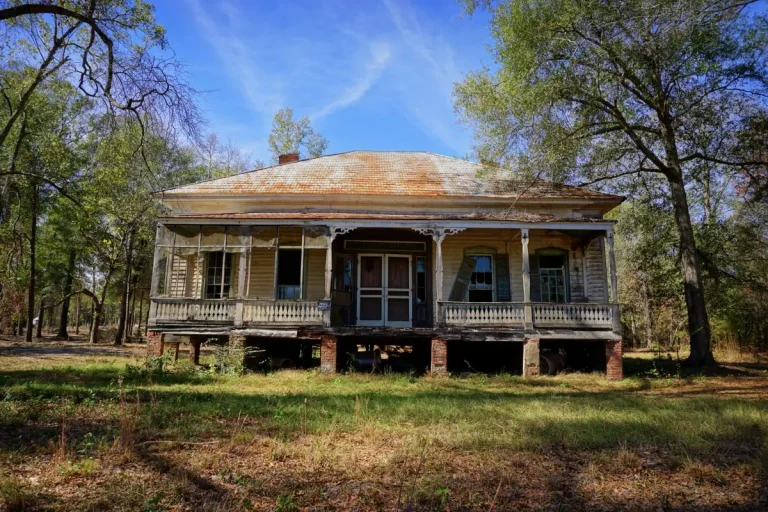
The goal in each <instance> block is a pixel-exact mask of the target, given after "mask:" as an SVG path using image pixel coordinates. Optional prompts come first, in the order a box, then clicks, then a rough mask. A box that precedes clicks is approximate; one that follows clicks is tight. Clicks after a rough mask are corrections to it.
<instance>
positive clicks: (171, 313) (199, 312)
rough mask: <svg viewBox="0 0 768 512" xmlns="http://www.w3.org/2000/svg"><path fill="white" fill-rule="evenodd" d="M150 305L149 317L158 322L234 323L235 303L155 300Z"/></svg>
mask: <svg viewBox="0 0 768 512" xmlns="http://www.w3.org/2000/svg"><path fill="white" fill-rule="evenodd" d="M152 305H153V306H154V308H153V309H154V311H150V316H151V317H154V318H155V320H156V321H159V322H222V323H226V322H234V321H235V309H236V304H235V301H229V300H198V299H161V298H155V299H152ZM153 313H154V314H153Z"/></svg>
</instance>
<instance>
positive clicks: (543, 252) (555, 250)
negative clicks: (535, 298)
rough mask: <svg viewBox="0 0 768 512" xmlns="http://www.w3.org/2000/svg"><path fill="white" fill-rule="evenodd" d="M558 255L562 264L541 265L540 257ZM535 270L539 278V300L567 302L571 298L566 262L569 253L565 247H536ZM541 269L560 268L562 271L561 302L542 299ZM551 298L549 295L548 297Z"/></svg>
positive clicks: (550, 302)
mask: <svg viewBox="0 0 768 512" xmlns="http://www.w3.org/2000/svg"><path fill="white" fill-rule="evenodd" d="M542 256H543V257H551V256H559V257H561V258H563V266H562V267H560V268H552V267H542V266H541V258H542ZM536 260H537V261H536V262H537V265H538V267H537V272H538V278H539V295H540V297H539V298H540V299H541V302H547V303H548V304H568V303H570V301H571V300H570V299H571V283H570V280H571V278H570V271H569V268H568V262H569V260H570V254H569V252H568V250H567V249H561V248H559V247H546V248H544V249H538V250H537V251H536ZM543 270H562V272H563V302H552V301H545V300H544V283H543V282H542V278H543V272H542V271H543ZM548 298H551V297H548Z"/></svg>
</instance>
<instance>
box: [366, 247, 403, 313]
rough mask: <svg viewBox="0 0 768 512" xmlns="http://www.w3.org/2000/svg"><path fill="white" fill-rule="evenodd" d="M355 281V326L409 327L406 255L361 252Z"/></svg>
mask: <svg viewBox="0 0 768 512" xmlns="http://www.w3.org/2000/svg"><path fill="white" fill-rule="evenodd" d="M357 282H358V293H357V325H370V326H382V325H385V326H389V327H411V325H412V318H411V312H412V311H413V304H412V293H411V288H412V286H411V283H412V276H411V257H410V256H408V255H402V254H361V255H359V256H358V260H357Z"/></svg>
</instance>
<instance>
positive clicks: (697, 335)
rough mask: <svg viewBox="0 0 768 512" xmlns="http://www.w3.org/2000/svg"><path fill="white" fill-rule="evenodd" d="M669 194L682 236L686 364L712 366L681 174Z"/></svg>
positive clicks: (698, 266) (674, 178)
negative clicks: (687, 335)
mask: <svg viewBox="0 0 768 512" xmlns="http://www.w3.org/2000/svg"><path fill="white" fill-rule="evenodd" d="M669 192H670V195H671V196H672V203H673V204H674V206H675V222H676V224H677V230H678V232H679V234H680V263H681V265H682V270H683V286H684V289H685V305H686V307H687V310H688V332H689V333H690V337H691V355H690V356H688V361H687V364H689V365H691V366H705V365H709V364H713V363H714V362H715V358H714V356H713V355H712V346H711V343H710V330H709V317H708V316H707V305H706V302H705V301H704V288H703V286H702V282H701V263H700V261H699V256H698V253H697V251H696V239H695V238H694V236H693V226H692V225H691V216H690V213H689V210H688V197H687V195H686V192H685V185H684V184H683V180H682V175H681V174H680V173H679V172H678V173H677V175H676V176H670V177H669Z"/></svg>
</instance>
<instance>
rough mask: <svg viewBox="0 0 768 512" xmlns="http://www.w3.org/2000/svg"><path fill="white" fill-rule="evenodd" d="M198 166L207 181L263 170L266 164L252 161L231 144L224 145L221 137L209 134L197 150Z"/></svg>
mask: <svg viewBox="0 0 768 512" xmlns="http://www.w3.org/2000/svg"><path fill="white" fill-rule="evenodd" d="M195 157H196V160H197V162H198V165H200V166H202V167H203V169H204V176H205V179H209V180H210V179H214V178H224V177H227V176H232V175H233V174H240V173H242V172H245V171H250V170H253V169H261V168H263V167H264V163H263V162H262V161H260V160H253V161H252V160H251V159H250V158H249V157H248V156H246V155H244V154H243V153H242V152H241V151H240V149H239V148H237V147H236V146H235V145H234V144H232V143H231V142H227V143H226V144H223V143H222V142H221V141H220V140H219V136H218V135H216V134H215V133H209V134H208V135H207V136H206V137H205V139H203V141H202V142H201V143H200V144H198V145H197V147H196V148H195Z"/></svg>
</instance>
